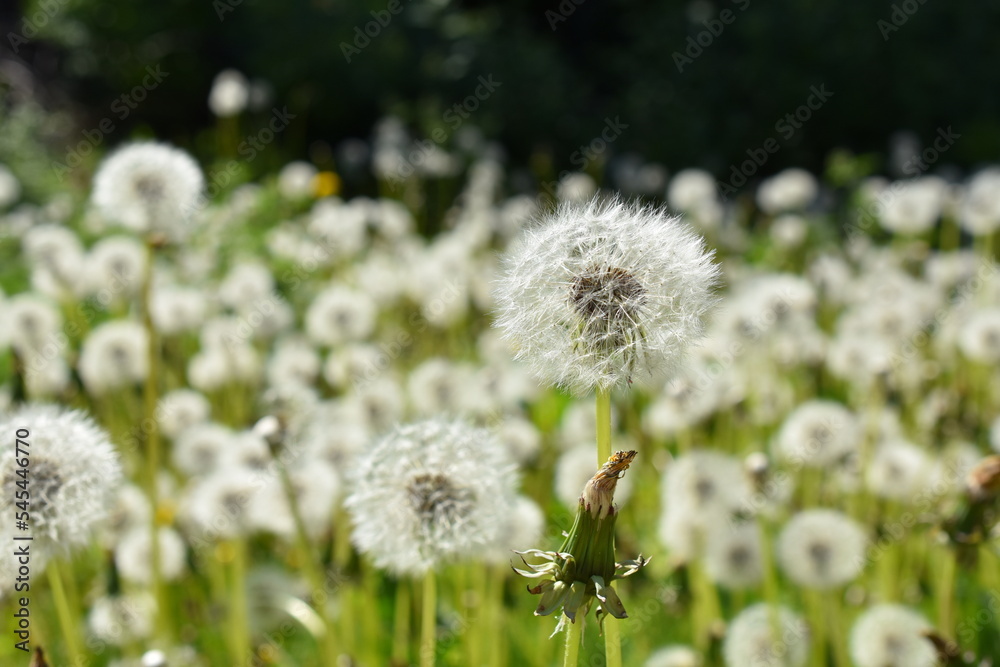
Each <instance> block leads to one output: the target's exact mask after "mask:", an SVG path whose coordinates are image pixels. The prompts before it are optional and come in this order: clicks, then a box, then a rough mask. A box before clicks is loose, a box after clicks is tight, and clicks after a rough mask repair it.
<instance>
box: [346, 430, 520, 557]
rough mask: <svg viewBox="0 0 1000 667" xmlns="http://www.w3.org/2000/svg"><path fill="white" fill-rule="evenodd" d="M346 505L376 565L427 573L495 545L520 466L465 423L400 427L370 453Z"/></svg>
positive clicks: (356, 537) (357, 538)
mask: <svg viewBox="0 0 1000 667" xmlns="http://www.w3.org/2000/svg"><path fill="white" fill-rule="evenodd" d="M356 466H357V467H356V472H355V479H354V480H353V481H354V490H353V492H352V493H351V495H350V496H349V497H348V498H347V501H346V503H345V505H346V507H347V509H348V511H349V512H350V513H351V518H352V521H353V524H354V531H353V541H354V543H355V545H356V546H357V547H358V549H359V550H360V551H362V552H364V553H366V554H368V555H369V556H370V557H371V558H373V559H374V561H375V565H376V567H380V568H387V569H388V570H390V571H391V572H393V573H395V574H414V575H419V574H422V573H424V572H426V571H427V570H428V569H431V568H433V567H435V566H436V565H438V564H440V563H442V562H446V561H451V560H456V559H463V558H464V559H468V558H475V557H477V556H480V555H482V554H484V553H485V551H487V550H489V549H492V548H495V543H496V541H497V539H498V538H499V537H500V536H501V532H502V531H504V518H505V516H506V515H507V514H508V513H510V512H511V511H512V507H513V504H514V497H515V496H514V486H515V475H514V468H513V466H512V465H511V463H510V460H509V458H508V457H507V455H506V451H505V447H504V446H503V445H502V444H501V443H499V442H498V441H496V440H495V439H494V438H493V437H492V436H491V435H490V433H489V432H488V431H486V430H483V429H477V428H474V427H472V426H470V425H468V424H466V423H464V422H460V421H455V422H449V421H443V420H428V421H423V422H417V423H414V424H408V425H404V426H399V427H397V428H396V429H395V430H393V431H392V432H390V433H389V434H388V435H386V436H385V437H383V438H382V439H381V440H379V441H378V442H377V443H376V444H375V445H374V446H371V447H370V448H369V449H367V450H366V451H364V452H362V453H361V454H360V456H359V457H358V460H357V462H356Z"/></svg>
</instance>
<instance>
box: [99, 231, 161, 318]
mask: <svg viewBox="0 0 1000 667" xmlns="http://www.w3.org/2000/svg"><path fill="white" fill-rule="evenodd" d="M145 267H146V250H145V248H143V246H142V244H141V243H139V241H137V240H135V239H134V238H131V237H128V236H109V237H106V238H103V239H101V240H100V241H98V242H97V243H95V244H94V247H93V248H91V249H90V252H89V253H88V254H87V260H86V274H85V276H84V282H85V284H86V292H87V294H90V295H93V296H94V298H95V299H96V300H97V302H98V303H99V304H101V305H102V306H105V307H107V306H108V305H109V304H112V303H122V302H123V301H127V300H128V299H129V298H130V297H132V296H133V295H135V294H137V293H138V292H139V288H140V286H141V285H142V277H143V272H144V271H145Z"/></svg>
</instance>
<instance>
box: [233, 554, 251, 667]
mask: <svg viewBox="0 0 1000 667" xmlns="http://www.w3.org/2000/svg"><path fill="white" fill-rule="evenodd" d="M230 547H231V548H232V550H233V563H232V569H231V572H230V574H231V578H230V581H229V595H230V610H229V616H230V618H231V619H232V628H231V631H232V638H233V655H234V656H235V657H236V659H237V660H239V661H242V660H244V659H245V658H246V655H247V652H248V651H249V649H250V636H249V625H248V623H247V589H246V578H247V562H246V559H247V554H246V549H247V545H246V541H245V540H244V539H243V538H236V539H235V540H233V542H231V543H230Z"/></svg>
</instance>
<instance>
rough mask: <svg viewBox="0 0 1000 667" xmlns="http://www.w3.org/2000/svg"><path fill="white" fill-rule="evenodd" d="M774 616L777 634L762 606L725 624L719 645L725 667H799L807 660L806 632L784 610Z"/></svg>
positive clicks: (796, 620)
mask: <svg viewBox="0 0 1000 667" xmlns="http://www.w3.org/2000/svg"><path fill="white" fill-rule="evenodd" d="M773 613H775V614H777V621H778V628H777V630H778V632H777V636H775V628H773V626H772V623H771V614H772V612H771V609H770V608H769V607H768V605H767V604H766V603H759V604H755V605H753V606H752V607H747V608H746V609H744V610H743V611H741V612H740V613H739V614H738V615H737V616H736V618H734V619H733V620H732V622H730V624H729V628H728V630H727V631H726V637H725V639H724V640H723V644H722V654H723V657H724V658H725V661H726V665H727V667H803V665H805V664H806V660H807V658H808V657H809V629H808V627H807V626H806V623H805V621H803V620H802V618H801V617H799V616H798V615H797V614H795V613H794V612H792V611H791V610H789V609H787V608H785V607H779V608H778V609H777V610H775V611H774V612H773Z"/></svg>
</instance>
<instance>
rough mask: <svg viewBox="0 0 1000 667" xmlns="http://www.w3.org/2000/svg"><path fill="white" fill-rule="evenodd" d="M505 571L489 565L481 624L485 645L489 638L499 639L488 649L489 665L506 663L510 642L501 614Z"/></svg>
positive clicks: (496, 665)
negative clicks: (482, 621) (486, 611)
mask: <svg viewBox="0 0 1000 667" xmlns="http://www.w3.org/2000/svg"><path fill="white" fill-rule="evenodd" d="M505 574H506V572H505V571H504V569H503V568H502V567H500V566H498V565H491V566H490V571H489V589H488V592H487V599H486V603H487V606H486V609H487V610H488V612H489V615H488V616H487V619H486V623H484V624H483V633H484V636H485V637H486V639H487V642H486V645H487V646H488V645H489V644H490V641H489V640H490V638H493V637H499V638H500V641H498V642H494V644H495V645H494V647H493V648H492V649H491V650H490V651H489V654H490V656H489V664H490V667H500V666H501V665H506V664H507V655H506V653H507V650H508V648H509V646H510V642H509V641H508V637H507V633H506V631H507V628H506V626H505V623H504V621H505V619H504V614H503V589H504V575H505Z"/></svg>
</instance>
